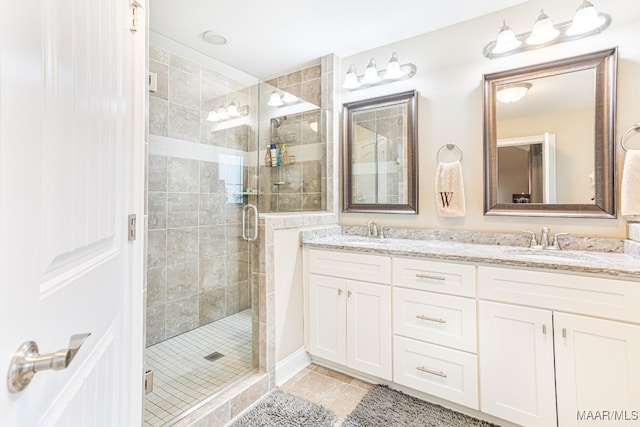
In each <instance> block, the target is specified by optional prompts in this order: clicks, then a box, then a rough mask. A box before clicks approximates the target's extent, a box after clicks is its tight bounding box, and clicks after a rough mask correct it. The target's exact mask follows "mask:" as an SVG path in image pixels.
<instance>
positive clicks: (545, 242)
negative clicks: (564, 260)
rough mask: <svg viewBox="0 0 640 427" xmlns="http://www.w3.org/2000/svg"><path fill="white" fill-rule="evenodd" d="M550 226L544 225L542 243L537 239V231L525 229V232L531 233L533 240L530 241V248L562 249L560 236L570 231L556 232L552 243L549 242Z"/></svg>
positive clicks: (541, 236)
mask: <svg viewBox="0 0 640 427" xmlns="http://www.w3.org/2000/svg"><path fill="white" fill-rule="evenodd" d="M549 231H550V229H549V227H542V233H541V234H540V243H538V241H537V240H536V233H534V232H533V231H526V230H525V231H523V233H529V234H530V235H531V241H530V243H529V248H531V249H551V250H558V251H559V250H562V247H561V246H560V242H559V240H558V237H559V236H564V235H567V234H569V233H556V234H555V235H554V236H553V240H552V242H551V244H549Z"/></svg>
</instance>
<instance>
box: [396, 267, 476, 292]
mask: <svg viewBox="0 0 640 427" xmlns="http://www.w3.org/2000/svg"><path fill="white" fill-rule="evenodd" d="M475 277H476V275H475V267H474V266H472V265H464V264H453V263H447V262H436V261H425V260H419V259H409V258H394V259H393V284H394V285H396V286H403V287H406V288H413V289H419V290H423V291H431V292H441V293H445V294H452V295H462V296H466V297H472V298H475V296H476V280H475Z"/></svg>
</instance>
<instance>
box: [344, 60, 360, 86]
mask: <svg viewBox="0 0 640 427" xmlns="http://www.w3.org/2000/svg"><path fill="white" fill-rule="evenodd" d="M342 87H343V88H345V89H357V88H359V87H360V82H359V81H358V75H357V74H356V67H354V66H353V65H351V66H350V67H349V71H347V75H346V76H344V83H343V84H342Z"/></svg>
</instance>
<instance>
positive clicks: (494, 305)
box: [478, 267, 640, 427]
mask: <svg viewBox="0 0 640 427" xmlns="http://www.w3.org/2000/svg"><path fill="white" fill-rule="evenodd" d="M478 278H479V280H478V281H479V296H480V298H481V301H480V302H479V308H478V310H479V338H478V339H479V343H480V346H479V358H480V377H481V379H482V381H481V383H480V384H481V387H480V393H481V396H482V405H481V408H480V409H481V410H482V411H483V412H486V413H489V414H492V415H495V416H498V417H500V418H503V419H505V420H509V421H512V422H515V423H517V424H519V425H522V426H526V427H537V426H540V427H548V426H555V425H558V426H560V427H574V426H575V427H578V426H584V425H593V420H591V421H583V422H580V420H579V418H580V416H581V415H580V414H584V413H587V412H589V411H591V412H592V413H593V412H596V411H600V412H601V411H620V412H621V414H622V416H625V415H628V416H629V417H631V415H632V414H631V411H633V410H636V411H637V403H638V402H640V364H639V363H638V360H640V326H639V325H638V324H639V323H640V310H638V309H637V307H639V306H640V293H639V292H638V288H639V286H638V284H637V283H633V282H628V281H624V280H613V279H608V278H596V277H588V276H578V275H569V274H558V273H549V272H541V271H527V270H518V269H513V268H496V267H479V268H478ZM490 300H492V301H490ZM634 307H635V309H634ZM569 311H570V312H571V313H568V312H569ZM624 411H627V414H625V413H624ZM590 423H591V424H590ZM619 423H620V421H619V420H618V421H615V420H611V421H607V420H599V421H598V426H614V425H618V424H619ZM625 425H634V426H638V425H640V420H635V421H634V420H632V421H626V422H625Z"/></svg>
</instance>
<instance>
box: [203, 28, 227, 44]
mask: <svg viewBox="0 0 640 427" xmlns="http://www.w3.org/2000/svg"><path fill="white" fill-rule="evenodd" d="M202 38H203V39H204V41H206V42H209V43H211V44H216V45H218V46H221V45H223V44H227V43H229V36H227V35H226V34H223V33H221V32H220V31H216V30H209V31H205V32H204V33H202Z"/></svg>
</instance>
